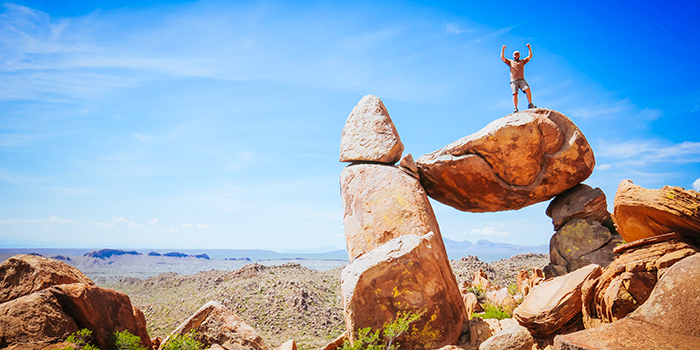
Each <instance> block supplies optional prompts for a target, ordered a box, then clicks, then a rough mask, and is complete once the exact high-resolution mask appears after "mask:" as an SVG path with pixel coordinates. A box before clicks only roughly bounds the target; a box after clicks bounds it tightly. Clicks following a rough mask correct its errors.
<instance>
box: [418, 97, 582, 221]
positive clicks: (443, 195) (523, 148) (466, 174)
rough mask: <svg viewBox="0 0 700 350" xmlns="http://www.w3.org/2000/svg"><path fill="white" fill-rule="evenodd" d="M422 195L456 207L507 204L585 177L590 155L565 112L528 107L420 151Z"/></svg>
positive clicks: (537, 197) (518, 204) (523, 202)
mask: <svg viewBox="0 0 700 350" xmlns="http://www.w3.org/2000/svg"><path fill="white" fill-rule="evenodd" d="M416 163H417V165H418V170H419V173H420V180H421V183H422V184H423V187H425V189H426V191H427V192H428V195H429V196H431V197H433V198H434V199H436V200H438V201H440V202H442V203H444V204H447V205H449V206H452V207H455V208H457V209H459V210H462V211H471V212H490V211H501V210H513V209H520V208H523V207H526V206H528V205H531V204H535V203H538V202H541V201H545V200H548V199H550V198H552V197H554V196H556V195H558V194H560V193H562V192H564V191H566V190H568V189H570V188H571V187H573V186H575V185H577V184H579V183H580V182H581V181H583V180H585V179H586V178H587V177H588V176H589V175H590V174H591V172H592V171H593V167H594V165H595V159H594V155H593V151H592V150H591V147H590V145H589V144H588V141H586V138H585V137H584V136H583V134H582V133H581V131H580V130H579V129H578V128H577V127H576V125H575V124H574V123H573V122H572V121H571V120H570V119H569V118H567V117H566V116H565V115H563V114H561V113H559V112H557V111H553V110H548V109H543V108H540V109H533V110H528V111H527V112H521V113H514V114H511V115H509V116H506V117H504V118H501V119H498V120H496V121H494V122H492V123H491V124H489V125H487V126H486V127H485V128H484V129H482V130H480V131H479V132H477V133H475V134H472V135H470V136H467V137H464V138H462V139H460V140H458V141H455V142H453V143H451V144H449V145H447V146H445V147H444V148H443V149H440V150H438V151H435V152H433V153H430V154H426V155H424V156H422V157H420V158H419V159H418V161H417V162H416Z"/></svg>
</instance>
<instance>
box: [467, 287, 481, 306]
mask: <svg viewBox="0 0 700 350" xmlns="http://www.w3.org/2000/svg"><path fill="white" fill-rule="evenodd" d="M467 292H470V293H474V295H476V299H477V300H478V301H479V303H483V302H485V301H486V291H484V289H483V288H481V286H469V287H467Z"/></svg>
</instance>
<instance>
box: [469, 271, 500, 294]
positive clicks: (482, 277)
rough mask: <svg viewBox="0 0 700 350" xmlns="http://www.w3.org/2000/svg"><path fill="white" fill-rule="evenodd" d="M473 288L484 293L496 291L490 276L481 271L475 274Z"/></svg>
mask: <svg viewBox="0 0 700 350" xmlns="http://www.w3.org/2000/svg"><path fill="white" fill-rule="evenodd" d="M472 286H473V287H476V288H481V289H482V290H483V291H484V292H490V291H494V290H496V286H494V285H493V283H491V281H489V276H487V275H486V273H484V271H482V270H481V269H479V270H478V271H476V272H474V279H473V281H472Z"/></svg>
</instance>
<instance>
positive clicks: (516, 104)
mask: <svg viewBox="0 0 700 350" xmlns="http://www.w3.org/2000/svg"><path fill="white" fill-rule="evenodd" d="M513 105H514V106H515V110H516V111H517V110H518V92H517V91H516V92H515V93H514V94H513Z"/></svg>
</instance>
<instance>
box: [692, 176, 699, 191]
mask: <svg viewBox="0 0 700 350" xmlns="http://www.w3.org/2000/svg"><path fill="white" fill-rule="evenodd" d="M693 189H694V190H696V191H700V178H698V179H697V180H695V182H693Z"/></svg>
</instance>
